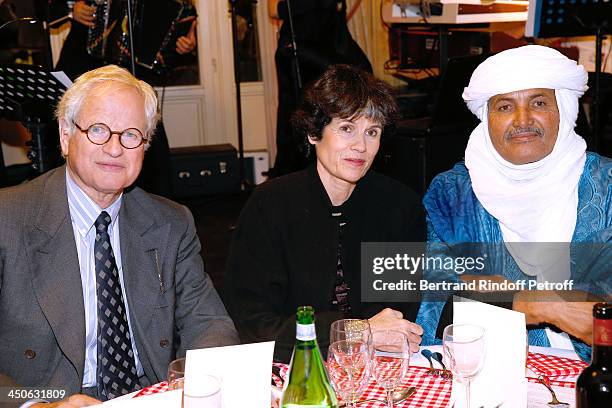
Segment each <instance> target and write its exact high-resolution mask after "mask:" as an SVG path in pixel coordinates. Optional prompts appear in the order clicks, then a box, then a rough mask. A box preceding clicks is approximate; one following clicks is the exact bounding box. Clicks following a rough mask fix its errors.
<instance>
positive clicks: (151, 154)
mask: <svg viewBox="0 0 612 408" xmlns="http://www.w3.org/2000/svg"><path fill="white" fill-rule="evenodd" d="M139 1H151V0H139ZM95 10H96V9H95V7H93V6H91V5H90V2H87V1H84V0H80V1H77V2H75V3H74V8H73V10H72V26H71V28H70V32H69V33H68V36H67V37H66V40H65V41H64V45H63V46H62V51H61V53H60V57H59V60H58V62H57V65H56V66H55V69H56V70H60V71H64V72H65V73H66V75H68V77H69V78H70V79H72V80H74V79H75V78H77V77H79V76H80V75H81V74H83V73H84V72H87V71H90V70H92V69H95V68H98V67H101V66H102V65H105V63H104V61H102V60H100V59H96V58H94V57H92V56H91V55H89V54H88V53H87V32H88V30H89V28H90V27H92V26H93V25H94V12H95ZM143 37H145V38H146V35H145V36H143ZM196 44H197V43H196V22H195V21H194V22H193V24H192V25H191V29H190V30H189V32H188V34H187V35H186V36H182V37H179V38H178V39H177V41H176V52H177V53H179V54H180V55H185V56H186V55H188V54H189V53H191V52H192V51H193V50H194V49H195V47H196ZM136 76H137V77H138V78H139V79H142V80H144V81H146V82H148V83H150V84H152V85H158V84H160V83H164V80H163V78H162V77H160V76H159V75H157V74H155V73H154V72H152V71H148V70H145V69H141V70H138V69H137V70H136ZM169 156H170V146H169V144H168V137H167V136H166V131H165V128H164V125H163V123H162V122H161V121H160V122H159V123H158V125H157V129H156V130H155V138H154V139H153V142H152V143H151V146H150V147H149V150H148V152H147V154H146V156H145V159H144V164H143V169H142V172H141V174H140V176H139V177H138V180H137V181H136V184H137V185H138V186H140V187H142V188H143V189H144V190H146V191H148V192H150V193H154V194H159V195H163V196H170V195H171V190H172V189H171V186H170V168H169V162H170V158H169Z"/></svg>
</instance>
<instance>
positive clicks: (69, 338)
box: [28, 168, 85, 386]
mask: <svg viewBox="0 0 612 408" xmlns="http://www.w3.org/2000/svg"><path fill="white" fill-rule="evenodd" d="M64 169H65V168H60V169H57V170H55V171H54V172H53V173H52V174H51V175H50V177H49V178H48V179H47V181H46V183H45V186H44V190H43V193H42V197H41V198H40V203H41V204H40V207H39V212H38V214H35V217H34V221H33V224H32V225H31V226H30V228H29V232H28V241H29V248H28V251H29V254H30V257H31V259H32V262H31V263H30V265H31V274H32V285H33V288H34V292H35V294H36V298H37V300H38V303H39V305H40V307H41V309H42V311H43V313H44V314H45V317H46V318H47V321H48V322H49V325H50V326H51V329H52V330H53V333H54V335H55V338H56V339H57V343H58V345H59V347H60V349H61V350H62V352H63V353H64V355H65V356H66V357H67V358H68V359H69V360H70V362H71V363H72V364H73V366H74V367H75V369H76V371H77V373H78V378H79V379H80V380H81V381H82V379H83V367H84V361H85V311H84V306H83V287H82V284H81V274H80V271H79V259H78V254H77V250H76V244H75V240H74V232H73V229H72V223H71V220H70V212H69V209H68V199H67V194H66V179H65V170H64ZM79 386H80V384H79Z"/></svg>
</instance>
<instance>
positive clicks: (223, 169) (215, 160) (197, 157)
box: [170, 144, 240, 198]
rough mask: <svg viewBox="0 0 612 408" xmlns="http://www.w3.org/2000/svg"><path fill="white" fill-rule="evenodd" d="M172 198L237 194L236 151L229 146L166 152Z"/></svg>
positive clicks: (185, 148) (179, 148)
mask: <svg viewBox="0 0 612 408" xmlns="http://www.w3.org/2000/svg"><path fill="white" fill-rule="evenodd" d="M170 165H171V170H172V178H171V184H172V195H173V197H176V198H191V197H198V196H206V195H213V194H231V193H237V192H239V191H240V175H239V171H238V157H237V153H236V148H235V147H234V146H232V145H230V144H219V145H208V146H193V147H178V148H173V149H170Z"/></svg>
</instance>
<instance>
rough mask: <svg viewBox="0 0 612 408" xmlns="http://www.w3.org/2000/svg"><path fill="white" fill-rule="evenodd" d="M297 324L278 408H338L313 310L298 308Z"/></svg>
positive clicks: (303, 307)
mask: <svg viewBox="0 0 612 408" xmlns="http://www.w3.org/2000/svg"><path fill="white" fill-rule="evenodd" d="M296 323H297V327H296V335H295V346H294V347H293V355H292V356H291V365H290V366H289V379H288V380H287V386H286V387H285V390H284V391H283V397H282V399H281V407H282V408H300V407H308V408H314V407H320V408H337V407H338V399H337V398H336V393H335V392H334V389H333V388H332V386H331V384H330V383H329V378H328V376H327V371H326V370H325V365H324V364H323V357H321V351H320V350H319V345H318V344H317V335H316V331H315V324H314V309H313V308H312V306H300V307H298V309H297V322H296Z"/></svg>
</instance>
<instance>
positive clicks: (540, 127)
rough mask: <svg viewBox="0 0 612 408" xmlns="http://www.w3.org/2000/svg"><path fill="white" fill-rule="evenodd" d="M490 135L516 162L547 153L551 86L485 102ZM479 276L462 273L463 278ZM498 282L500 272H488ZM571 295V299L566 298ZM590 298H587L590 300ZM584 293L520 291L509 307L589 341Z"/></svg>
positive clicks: (552, 133) (552, 129)
mask: <svg viewBox="0 0 612 408" xmlns="http://www.w3.org/2000/svg"><path fill="white" fill-rule="evenodd" d="M488 110H489V116H488V119H489V135H490V137H491V142H492V143H493V146H494V147H495V150H496V151H497V152H498V153H499V154H500V156H502V157H503V158H504V159H505V160H507V161H509V162H510V163H512V164H516V165H521V164H527V163H534V162H537V161H539V160H542V159H543V158H545V157H546V156H548V155H549V154H550V153H551V152H552V150H553V148H554V146H555V142H556V141H557V134H558V133H559V120H560V117H559V108H558V106H557V100H556V97H555V91H554V90H553V89H546V88H532V89H523V90H520V91H516V92H510V93H506V94H500V95H495V96H493V97H491V99H490V100H489V104H488ZM480 279H483V278H482V277H481V276H477V275H463V276H461V280H463V281H465V282H472V281H478V280H480ZM486 279H487V280H493V281H496V282H503V281H504V280H506V278H504V277H503V276H487V277H486ZM568 296H569V297H571V298H568ZM591 299H592V298H590V299H589V300H591ZM586 300H587V294H586V293H584V292H578V291H572V292H564V293H560V292H542V291H521V292H519V293H517V294H516V295H515V296H514V301H513V305H512V308H513V309H514V310H516V311H519V312H522V313H524V314H525V320H526V323H527V325H539V324H547V325H551V326H555V327H558V328H559V329H561V330H563V331H564V332H566V333H568V334H570V335H572V336H574V337H576V338H578V339H580V340H582V341H583V342H585V343H587V344H591V342H592V335H593V327H592V319H591V313H592V310H593V305H594V304H595V302H591V301H586Z"/></svg>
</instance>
